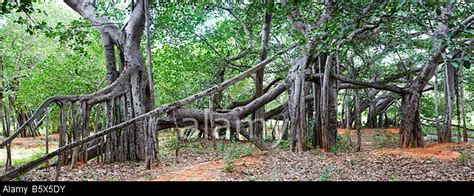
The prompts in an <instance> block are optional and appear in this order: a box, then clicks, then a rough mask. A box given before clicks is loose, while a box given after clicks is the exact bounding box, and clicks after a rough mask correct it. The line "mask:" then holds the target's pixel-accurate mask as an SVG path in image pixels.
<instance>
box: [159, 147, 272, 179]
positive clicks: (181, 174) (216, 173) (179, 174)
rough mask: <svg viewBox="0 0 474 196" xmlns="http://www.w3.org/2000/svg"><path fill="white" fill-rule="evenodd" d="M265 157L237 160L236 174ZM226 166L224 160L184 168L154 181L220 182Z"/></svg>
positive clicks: (258, 155) (265, 154)
mask: <svg viewBox="0 0 474 196" xmlns="http://www.w3.org/2000/svg"><path fill="white" fill-rule="evenodd" d="M265 156H267V153H261V154H254V155H250V156H246V157H242V158H239V159H236V160H235V161H234V172H238V171H239V170H241V169H242V168H245V167H249V166H253V165H255V164H257V163H258V162H259V161H260V160H261V159H263V158H264V157H265ZM224 165H225V163H224V160H216V161H208V162H204V163H199V164H196V165H191V166H187V167H183V168H181V169H179V170H177V171H171V172H167V173H165V174H162V175H160V176H158V177H156V178H155V179H153V180H152V181H218V180H220V179H221V177H222V176H223V175H225V174H226V171H225V169H224Z"/></svg>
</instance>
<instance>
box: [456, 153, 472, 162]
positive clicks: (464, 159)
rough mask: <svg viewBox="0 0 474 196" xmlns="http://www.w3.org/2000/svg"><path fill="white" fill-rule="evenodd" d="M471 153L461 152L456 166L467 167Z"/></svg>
mask: <svg viewBox="0 0 474 196" xmlns="http://www.w3.org/2000/svg"><path fill="white" fill-rule="evenodd" d="M471 159H472V157H471V153H470V152H469V151H468V150H463V151H461V156H459V158H458V164H459V165H463V166H467V165H469V163H470V162H471Z"/></svg>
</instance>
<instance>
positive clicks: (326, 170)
mask: <svg viewBox="0 0 474 196" xmlns="http://www.w3.org/2000/svg"><path fill="white" fill-rule="evenodd" d="M331 178H332V176H331V167H330V166H324V167H323V170H322V171H321V176H320V177H319V181H331Z"/></svg>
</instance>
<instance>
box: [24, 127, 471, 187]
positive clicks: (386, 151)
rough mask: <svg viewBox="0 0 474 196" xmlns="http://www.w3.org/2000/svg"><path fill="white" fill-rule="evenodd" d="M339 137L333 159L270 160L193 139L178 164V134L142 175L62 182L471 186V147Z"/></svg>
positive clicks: (246, 147) (246, 149)
mask: <svg viewBox="0 0 474 196" xmlns="http://www.w3.org/2000/svg"><path fill="white" fill-rule="evenodd" d="M338 132H339V137H338V148H337V150H336V151H335V152H334V151H333V152H323V151H321V150H318V149H312V150H309V151H306V152H303V153H292V152H291V151H290V150H289V147H288V143H287V142H286V141H282V142H281V143H280V146H279V147H278V149H276V150H275V152H273V153H271V154H270V153H264V152H260V151H259V150H257V149H256V148H255V147H253V145H252V144H250V143H248V142H229V141H224V142H223V141H219V143H218V145H217V149H215V150H214V148H213V145H212V143H211V142H209V141H205V140H201V139H191V140H190V141H187V142H184V143H182V144H181V148H180V153H179V158H178V159H176V157H175V148H176V139H175V138H174V137H173V134H171V133H170V134H166V133H165V134H160V164H158V165H157V166H155V167H154V168H153V169H151V170H146V169H144V164H143V163H141V162H138V163H137V162H124V163H114V164H102V163H97V162H96V161H95V160H91V161H89V163H88V164H87V165H78V166H76V167H74V168H71V167H69V166H65V167H62V169H61V176H60V180H73V181H84V180H86V181H89V180H90V181H98V180H100V181H116V180H120V181H150V180H151V181H189V180H191V181H202V180H206V181H261V180H264V181H271V180H283V181H285V180H314V181H340V180H369V181H413V180H414V181H420V180H421V181H423V180H427V181H436V180H471V181H472V180H474V159H473V158H472V157H473V156H474V144H473V143H448V144H436V143H432V144H427V147H426V148H414V149H400V148H397V146H398V130H397V129H364V130H363V131H362V133H363V144H362V146H363V149H362V152H357V153H355V152H353V148H354V146H355V141H356V140H355V131H354V130H350V131H345V130H342V129H341V130H339V131H338ZM33 140H34V139H33ZM43 142H44V141H43ZM24 143H28V142H24ZM32 143H34V142H32ZM269 144H270V145H271V143H270V142H269ZM22 147H23V148H27V147H28V145H26V147H25V145H23V146H22ZM33 147H35V145H32V146H31V148H33ZM36 147H37V146H36ZM52 179H54V169H52V168H51V169H49V170H48V169H38V170H34V171H31V172H29V173H27V174H25V175H23V176H21V177H19V178H17V180H32V181H36V180H52Z"/></svg>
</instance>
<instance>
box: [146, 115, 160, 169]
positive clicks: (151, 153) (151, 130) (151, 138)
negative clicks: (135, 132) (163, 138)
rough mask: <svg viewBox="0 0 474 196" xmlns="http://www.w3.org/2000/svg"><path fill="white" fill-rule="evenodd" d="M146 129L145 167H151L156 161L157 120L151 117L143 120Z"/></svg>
mask: <svg viewBox="0 0 474 196" xmlns="http://www.w3.org/2000/svg"><path fill="white" fill-rule="evenodd" d="M143 125H144V131H145V168H146V169H150V168H151V167H152V166H153V165H154V164H155V162H156V156H157V155H156V134H155V130H156V121H155V117H150V118H148V119H146V120H144V121H143Z"/></svg>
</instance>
